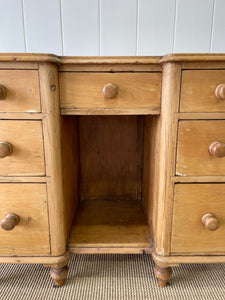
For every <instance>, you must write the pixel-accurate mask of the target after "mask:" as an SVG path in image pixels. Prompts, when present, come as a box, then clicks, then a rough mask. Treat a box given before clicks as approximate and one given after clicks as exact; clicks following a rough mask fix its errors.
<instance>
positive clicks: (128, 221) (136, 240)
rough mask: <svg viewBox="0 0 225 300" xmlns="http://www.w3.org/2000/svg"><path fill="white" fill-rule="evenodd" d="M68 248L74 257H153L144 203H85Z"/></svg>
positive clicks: (120, 201)
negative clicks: (103, 255) (86, 255)
mask: <svg viewBox="0 0 225 300" xmlns="http://www.w3.org/2000/svg"><path fill="white" fill-rule="evenodd" d="M68 246H69V251H70V252H72V253H143V252H146V253H151V250H152V243H151V238H150V234H149V229H148V225H147V223H146V221H145V216H144V214H143V211H142V207H141V203H140V201H138V200H108V199H107V200H83V201H81V202H80V203H79V207H78V211H77V214H76V216H75V220H74V224H73V226H72V229H71V235H70V240H69V245H68Z"/></svg>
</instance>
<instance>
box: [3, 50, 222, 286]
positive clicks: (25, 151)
mask: <svg viewBox="0 0 225 300" xmlns="http://www.w3.org/2000/svg"><path fill="white" fill-rule="evenodd" d="M0 219H1V228H0V263H39V264H43V265H45V266H48V267H51V271H50V274H51V277H52V278H53V280H54V281H55V285H57V286H62V285H63V284H64V282H65V279H66V276H67V273H68V267H67V263H68V261H69V258H70V253H79V254H82V253H84V254H85V253H92V254H94V253H118V254H120V253H122V254H126V253H134V254H142V253H143V254H146V255H148V254H150V255H152V257H153V260H154V262H155V269H154V272H155V276H156V277H157V279H158V283H159V285H160V286H166V285H167V282H168V280H169V279H170V277H171V276H172V270H171V267H172V266H178V265H179V264H181V263H224V262H225V54H208V55H206V54H174V55H165V56H163V57H58V56H55V55H48V54H1V55H0Z"/></svg>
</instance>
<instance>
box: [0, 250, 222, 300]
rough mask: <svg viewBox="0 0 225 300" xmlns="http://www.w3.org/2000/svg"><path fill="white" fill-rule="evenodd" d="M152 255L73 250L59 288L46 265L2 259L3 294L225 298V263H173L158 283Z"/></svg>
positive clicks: (0, 282) (97, 299)
mask: <svg viewBox="0 0 225 300" xmlns="http://www.w3.org/2000/svg"><path fill="white" fill-rule="evenodd" d="M153 267H154V266H153V262H152V259H151V257H150V256H148V255H73V256H72V257H71V260H70V262H69V268H70V269H69V274H68V280H67V282H66V284H65V286H63V287H62V288H54V287H53V282H52V280H51V279H50V276H49V268H45V267H43V266H42V265H5V264H1V265H0V270H1V272H0V273H1V276H0V299H1V300H7V299H29V300H32V299H41V300H42V299H50V300H51V299H52V300H57V299H76V300H83V299H84V300H86V299H90V300H101V299H104V300H105V299H106V300H107V299H110V300H114V299H116V300H117V299H118V300H120V299H121V300H130V299H132V300H133V299H134V300H136V299H137V300H142V299H179V300H180V299H181V300H182V299H196V300H199V299H210V300H217V299H218V300H224V299H225V264H201V265H181V266H179V267H174V268H173V278H172V279H171V280H170V285H169V286H167V287H166V288H159V287H158V286H157V283H156V279H155V278H154V275H153Z"/></svg>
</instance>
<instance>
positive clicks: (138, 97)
mask: <svg viewBox="0 0 225 300" xmlns="http://www.w3.org/2000/svg"><path fill="white" fill-rule="evenodd" d="M59 82H60V101H61V108H63V109H71V108H73V109H74V110H76V109H92V110H95V109H114V111H115V109H117V108H118V109H132V108H135V109H136V108H139V109H141V108H148V109H151V108H153V109H155V108H159V107H160V89H161V74H160V73H94V74H93V73H71V72H62V73H60V74H59ZM106 84H114V85H116V86H117V89H118V92H117V93H116V94H117V95H116V94H115V95H114V97H105V96H104V91H103V88H104V87H105V85H106ZM107 98H112V99H107ZM103 114H104V113H103Z"/></svg>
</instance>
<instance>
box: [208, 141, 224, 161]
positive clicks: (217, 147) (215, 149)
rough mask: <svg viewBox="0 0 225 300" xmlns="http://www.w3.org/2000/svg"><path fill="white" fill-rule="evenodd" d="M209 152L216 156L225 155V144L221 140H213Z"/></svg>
mask: <svg viewBox="0 0 225 300" xmlns="http://www.w3.org/2000/svg"><path fill="white" fill-rule="evenodd" d="M209 153H210V154H212V155H214V156H216V157H224V156H225V144H223V143H221V142H214V143H212V144H211V145H210V146H209Z"/></svg>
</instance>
